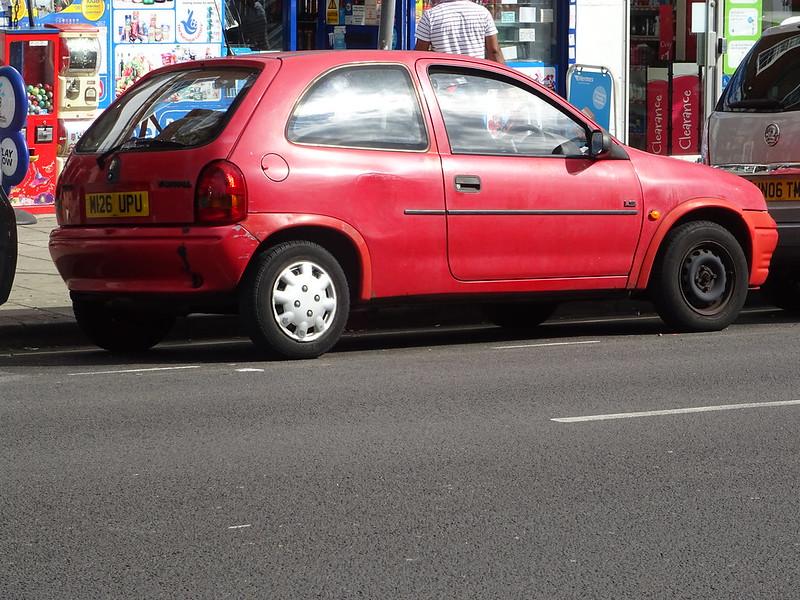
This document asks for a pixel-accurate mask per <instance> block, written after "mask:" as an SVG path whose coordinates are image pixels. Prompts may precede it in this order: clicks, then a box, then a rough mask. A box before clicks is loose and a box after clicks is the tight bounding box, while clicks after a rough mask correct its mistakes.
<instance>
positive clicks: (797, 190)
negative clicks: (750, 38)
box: [702, 23, 800, 312]
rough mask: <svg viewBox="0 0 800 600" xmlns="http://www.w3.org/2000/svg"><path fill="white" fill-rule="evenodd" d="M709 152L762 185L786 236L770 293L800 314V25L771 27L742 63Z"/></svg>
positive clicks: (720, 109) (720, 108)
mask: <svg viewBox="0 0 800 600" xmlns="http://www.w3.org/2000/svg"><path fill="white" fill-rule="evenodd" d="M702 153H703V158H704V161H705V162H706V163H707V164H710V165H712V166H715V167H720V168H722V169H725V170H727V171H730V172H732V173H736V174H737V175H741V176H742V177H745V178H746V179H749V180H750V181H752V182H753V183H755V184H756V185H757V186H758V187H759V188H761V191H762V192H763V194H764V197H765V199H766V200H767V206H768V208H769V211H770V214H771V215H772V217H773V218H774V219H775V221H776V222H777V224H778V234H779V241H778V248H777V249H776V251H775V254H774V255H773V258H772V263H771V264H770V277H769V279H768V280H767V283H766V284H765V286H764V289H765V291H766V292H767V294H768V296H769V297H770V299H771V300H772V301H773V302H774V303H775V304H777V305H778V306H781V307H782V308H785V309H787V310H793V311H798V312H800V24H799V23H791V24H783V25H780V26H778V27H771V28H770V29H767V30H766V31H765V32H764V34H763V35H762V37H761V39H760V40H759V41H758V42H757V43H756V45H755V46H753V48H752V49H751V50H750V52H749V53H748V54H747V56H746V57H745V58H744V60H742V62H741V64H740V65H739V67H738V68H737V69H736V72H735V73H734V75H733V76H732V77H731V80H730V82H729V83H728V85H727V86H726V88H725V91H724V92H723V94H722V96H721V97H720V99H719V102H718V103H717V106H716V109H715V110H714V112H713V113H712V114H711V116H710V117H709V120H708V123H707V124H706V135H705V137H704V139H703V150H702Z"/></svg>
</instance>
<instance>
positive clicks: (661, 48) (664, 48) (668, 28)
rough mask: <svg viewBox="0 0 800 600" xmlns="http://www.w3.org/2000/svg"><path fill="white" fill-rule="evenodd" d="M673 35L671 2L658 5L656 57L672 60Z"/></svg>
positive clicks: (673, 21)
mask: <svg viewBox="0 0 800 600" xmlns="http://www.w3.org/2000/svg"><path fill="white" fill-rule="evenodd" d="M674 36H675V19H674V17H673V14H672V4H662V5H661V6H659V7H658V37H659V42H658V59H659V60H672V46H673V38H674Z"/></svg>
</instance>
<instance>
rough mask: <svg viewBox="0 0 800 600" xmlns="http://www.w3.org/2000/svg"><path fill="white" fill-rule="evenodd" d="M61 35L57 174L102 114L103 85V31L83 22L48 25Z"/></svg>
mask: <svg viewBox="0 0 800 600" xmlns="http://www.w3.org/2000/svg"><path fill="white" fill-rule="evenodd" d="M45 27H47V28H49V29H54V30H56V31H57V32H58V42H59V44H58V53H57V56H58V60H57V61H56V69H57V73H58V94H56V96H55V100H56V102H55V108H56V114H57V115H58V123H57V129H56V141H57V144H56V167H57V168H56V172H57V173H58V174H60V173H61V170H62V169H63V168H64V164H65V163H66V162H67V157H68V156H69V153H70V151H71V150H72V147H73V146H74V145H75V143H76V142H77V141H78V140H79V139H80V138H81V135H83V132H84V131H86V130H87V129H88V128H89V125H91V124H92V122H93V121H94V119H95V117H97V115H98V113H99V112H100V111H99V109H98V102H99V99H100V95H101V86H102V82H101V79H100V76H99V73H100V64H101V62H102V46H101V44H100V35H101V33H100V29H98V28H97V27H94V26H92V25H87V24H81V23H77V24H75V23H48V24H47V25H45Z"/></svg>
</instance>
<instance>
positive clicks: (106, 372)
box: [69, 365, 200, 376]
mask: <svg viewBox="0 0 800 600" xmlns="http://www.w3.org/2000/svg"><path fill="white" fill-rule="evenodd" d="M199 368H200V365H184V366H180V367H153V368H148V369H118V370H114V371H84V372H82V373H69V375H70V376H76V375H119V374H121V373H152V372H154V371H179V370H181V369H199Z"/></svg>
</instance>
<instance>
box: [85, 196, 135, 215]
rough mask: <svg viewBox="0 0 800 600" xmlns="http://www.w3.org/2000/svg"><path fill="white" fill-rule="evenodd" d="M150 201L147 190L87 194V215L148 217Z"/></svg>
mask: <svg viewBox="0 0 800 600" xmlns="http://www.w3.org/2000/svg"><path fill="white" fill-rule="evenodd" d="M149 215H150V202H149V199H148V197H147V192H106V193H102V194H86V217H87V218H89V219H98V218H103V217H147V216H149Z"/></svg>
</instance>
